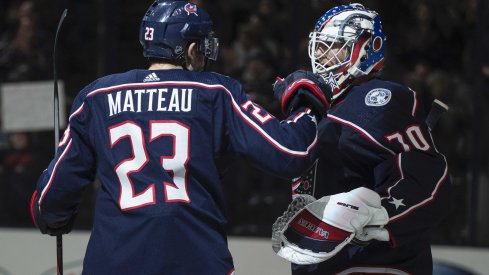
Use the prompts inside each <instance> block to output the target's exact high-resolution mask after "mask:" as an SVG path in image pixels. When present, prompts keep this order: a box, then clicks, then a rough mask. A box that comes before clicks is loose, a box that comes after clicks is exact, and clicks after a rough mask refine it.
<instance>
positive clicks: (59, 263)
mask: <svg viewBox="0 0 489 275" xmlns="http://www.w3.org/2000/svg"><path fill="white" fill-rule="evenodd" d="M67 13H68V10H67V9H65V10H64V11H63V13H62V14H61V18H60V19H59V23H58V28H57V29H56V36H55V37H54V49H53V80H54V157H56V153H57V152H58V145H59V97H58V74H57V70H56V46H57V44H58V35H59V31H60V29H61V25H62V24H63V21H64V20H65V17H66V14H67ZM56 269H57V274H58V275H63V235H61V234H60V235H57V236H56Z"/></svg>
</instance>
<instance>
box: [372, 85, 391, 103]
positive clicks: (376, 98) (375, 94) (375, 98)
mask: <svg viewBox="0 0 489 275" xmlns="http://www.w3.org/2000/svg"><path fill="white" fill-rule="evenodd" d="M391 97H392V93H391V91H389V90H387V89H383V88H377V89H373V90H371V91H370V92H368V93H367V95H366V96H365V104H367V105H368V106H384V105H385V104H387V103H388V102H389V101H390V100H391Z"/></svg>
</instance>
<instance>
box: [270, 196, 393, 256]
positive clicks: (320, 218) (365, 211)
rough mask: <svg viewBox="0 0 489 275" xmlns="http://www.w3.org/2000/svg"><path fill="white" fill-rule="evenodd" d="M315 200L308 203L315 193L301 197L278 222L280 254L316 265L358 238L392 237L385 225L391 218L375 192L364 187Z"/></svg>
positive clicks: (274, 237)
mask: <svg viewBox="0 0 489 275" xmlns="http://www.w3.org/2000/svg"><path fill="white" fill-rule="evenodd" d="M312 200H313V202H311V203H308V202H309V201H311V196H308V195H299V196H297V197H296V199H294V200H293V202H292V204H291V205H293V207H290V206H289V209H287V211H286V212H285V213H284V214H283V215H282V216H281V217H279V218H278V219H277V221H276V222H275V223H274V225H273V228H272V247H273V249H274V251H275V252H276V253H277V255H278V256H280V257H282V258H284V259H286V260H288V261H290V262H293V263H296V264H316V263H319V262H322V261H325V260H327V259H329V258H331V257H333V256H334V255H336V254H337V253H338V252H339V251H341V249H342V248H343V247H345V246H346V245H347V244H349V243H350V242H351V241H352V240H353V239H354V238H358V240H359V241H363V242H365V243H367V242H368V241H370V240H372V239H374V238H377V237H378V239H379V240H385V241H387V240H388V238H387V239H385V237H386V236H387V237H388V233H387V231H386V229H384V228H382V226H383V225H385V224H387V222H388V220H389V217H388V215H387V211H386V210H385V209H384V208H383V207H382V206H381V204H380V196H379V195H378V194H377V193H375V192H374V191H372V190H369V189H367V188H364V187H360V188H357V189H354V190H352V191H350V192H347V193H340V194H336V195H332V196H325V197H322V198H321V199H319V200H315V201H314V199H313V198H312ZM301 206H302V207H303V208H302V209H297V208H300V207H301ZM367 226H369V227H367ZM370 226H375V229H376V230H377V229H379V230H378V231H376V234H373V232H372V231H370V229H367V228H370ZM366 227H367V228H366ZM372 228H374V227H372ZM384 233H387V235H386V234H384Z"/></svg>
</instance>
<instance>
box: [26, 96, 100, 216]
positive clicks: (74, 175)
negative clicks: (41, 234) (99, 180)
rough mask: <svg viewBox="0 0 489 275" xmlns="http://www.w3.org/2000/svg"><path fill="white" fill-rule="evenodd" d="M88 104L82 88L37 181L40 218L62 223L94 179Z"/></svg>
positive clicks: (75, 208)
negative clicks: (49, 158) (55, 148)
mask: <svg viewBox="0 0 489 275" xmlns="http://www.w3.org/2000/svg"><path fill="white" fill-rule="evenodd" d="M89 117H90V113H89V111H88V106H87V103H86V101H85V96H84V93H83V91H82V92H81V93H80V94H79V95H78V96H77V97H76V99H75V101H74V103H73V106H72V110H71V115H70V117H69V122H68V126H67V128H66V130H65V132H64V134H63V136H62V138H61V140H60V143H59V146H58V149H57V152H56V156H55V158H54V159H53V160H52V161H51V163H50V164H49V166H48V168H47V169H46V170H44V172H43V173H42V174H41V176H40V178H39V179H38V182H37V188H36V192H37V194H38V198H37V199H38V203H39V208H40V212H41V216H42V219H43V220H44V221H45V222H46V223H47V224H48V225H63V224H65V223H67V222H68V221H69V220H70V219H71V217H72V216H73V215H75V214H76V212H77V206H78V204H79V203H80V202H81V200H82V196H83V191H84V189H85V188H86V186H87V185H89V184H91V183H92V182H93V180H94V178H95V160H94V152H93V150H92V149H91V146H89V138H88V136H89V134H88V127H89Z"/></svg>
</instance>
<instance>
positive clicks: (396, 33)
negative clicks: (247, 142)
mask: <svg viewBox="0 0 489 275" xmlns="http://www.w3.org/2000/svg"><path fill="white" fill-rule="evenodd" d="M151 1H152V0H147V1H129V0H126V1H115V0H107V1H95V0H89V1H63V0H56V1H52V0H51V1H48V0H2V1H1V3H0V85H1V84H2V83H13V82H24V81H38V80H51V79H52V61H53V60H52V47H53V40H54V32H55V29H56V25H57V20H58V18H59V15H60V14H61V11H62V10H63V8H65V7H67V8H68V9H69V12H68V17H67V20H66V21H67V22H65V25H66V26H64V27H63V30H62V34H61V37H60V46H59V47H60V48H59V52H60V53H59V54H60V57H59V58H58V59H59V64H58V66H59V73H58V74H59V75H60V78H61V79H63V81H64V83H65V87H66V94H67V99H68V100H67V101H68V102H67V103H68V105H67V106H62V107H63V108H67V109H68V110H69V105H70V103H71V102H70V99H72V98H73V97H74V96H75V95H76V93H77V92H78V91H79V90H80V89H81V88H82V87H83V86H84V85H86V84H88V83H89V82H90V81H92V80H94V79H95V78H97V77H100V76H103V75H106V74H109V73H115V72H120V71H124V70H129V69H132V68H138V67H139V68H143V67H145V62H144V60H143V58H142V56H141V55H140V53H141V48H140V46H139V43H138V31H139V29H138V28H139V22H140V19H141V15H142V14H143V13H144V10H145V9H146V7H147V6H148V5H149V3H150V2H151ZM193 2H195V3H196V4H198V5H199V6H201V7H203V8H204V9H206V10H207V11H208V12H209V13H210V14H211V16H212V18H213V19H214V21H215V23H216V26H217V31H216V33H217V36H218V37H219V38H220V44H221V49H220V56H219V60H218V61H217V62H215V63H213V64H210V69H211V70H214V71H217V72H219V73H222V74H226V75H230V76H232V77H234V78H236V79H239V80H241V81H242V83H243V85H244V87H245V89H246V90H247V91H248V93H249V95H250V97H251V98H252V99H253V100H255V101H256V102H258V103H260V104H261V105H263V106H264V107H265V108H266V109H267V110H269V111H270V112H271V113H272V114H274V115H275V116H277V117H281V116H282V114H280V112H279V109H278V104H277V102H276V101H275V100H274V98H273V94H272V92H271V84H272V83H273V81H274V79H275V77H276V76H285V75H287V74H288V73H290V72H292V71H294V70H297V69H309V68H310V66H309V57H308V55H307V44H308V34H309V31H311V28H312V27H313V26H314V23H315V20H316V19H317V18H319V16H321V15H322V14H323V13H324V12H325V11H326V10H327V9H329V8H331V7H332V6H333V5H337V4H339V3H345V4H346V3H349V1H348V2H347V1H325V0H306V1H280V0H250V1H238V0H198V1H193ZM358 2H360V3H363V4H364V5H366V6H367V7H370V8H372V9H375V10H377V11H378V12H379V13H380V14H381V17H382V21H383V26H384V33H386V34H387V37H388V40H387V43H388V46H387V52H386V68H385V71H384V72H383V76H385V77H386V78H388V79H392V80H395V81H399V82H401V83H404V84H405V85H407V86H409V87H411V88H412V89H413V90H415V91H417V92H418V93H419V94H421V95H422V97H423V98H424V99H425V105H426V106H424V107H426V108H430V106H431V102H432V100H433V99H435V98H436V99H439V100H441V101H443V102H444V103H446V104H447V105H449V107H450V111H449V112H448V113H447V114H445V116H443V117H442V118H441V120H440V121H439V123H438V125H437V127H436V128H435V129H434V131H433V135H434V136H435V140H437V141H438V143H437V146H438V149H439V150H440V151H441V152H443V153H444V154H445V155H446V156H447V159H448V164H449V168H450V172H451V177H452V179H453V186H454V187H453V189H454V192H453V204H452V205H450V206H447V207H451V209H452V213H453V214H452V215H451V216H450V217H449V218H447V219H446V221H445V222H444V223H443V224H442V225H441V226H440V228H439V230H438V232H436V233H437V234H436V236H434V239H435V241H436V242H438V243H441V244H461V245H464V244H472V245H474V244H475V245H489V237H488V236H483V235H487V234H482V233H483V232H488V230H489V219H488V218H487V217H485V218H484V215H483V213H482V209H484V208H485V207H489V203H488V202H487V200H486V199H485V197H484V196H483V195H481V194H484V192H485V194H489V174H488V173H489V171H488V170H489V161H488V157H489V148H487V143H486V142H485V140H487V138H488V137H487V135H488V129H489V127H487V126H488V125H489V124H488V118H489V116H488V114H487V112H488V110H489V108H488V107H489V106H488V105H489V95H488V91H489V89H488V88H489V87H488V86H489V85H488V83H489V52H487V50H486V49H487V48H488V47H489V21H488V18H489V4H488V3H487V2H488V1H487V0H467V1H456V0H432V1H421V0H414V1H413V0H400V1H361V0H359V1H358ZM0 101H1V99H0ZM1 116H2V115H1V112H0V121H1ZM0 123H1V122H0ZM52 138H53V134H52V132H42V131H41V132H30V131H28V129H26V130H25V131H23V132H5V131H0V161H1V162H0V226H31V224H30V218H29V216H28V211H27V210H28V204H29V196H30V195H31V192H32V191H33V189H34V185H35V181H36V178H37V176H38V175H39V174H40V173H41V171H42V170H43V169H44V168H45V167H46V165H47V163H48V162H49V160H50V159H51V157H52V154H53V152H49V150H46V147H49V148H51V147H52V146H46V144H51V143H53V144H54V142H52ZM228 170H229V173H227V175H226V176H225V177H224V179H223V184H224V185H225V188H226V190H227V194H228V202H229V203H228V206H229V207H228V216H229V218H230V223H229V233H230V234H232V235H254V236H264V237H268V236H269V234H270V230H271V224H272V223H273V221H274V219H275V217H276V216H278V215H280V214H281V212H282V211H283V210H285V208H286V206H287V204H288V202H289V200H290V184H289V183H288V182H286V181H284V180H281V179H278V178H275V177H272V176H270V175H267V174H265V173H263V172H260V171H259V170H257V169H256V168H254V167H253V166H252V165H249V164H247V163H246V162H245V161H244V160H242V159H236V161H235V162H234V163H233V164H232V165H231V166H230V167H229V169H228ZM95 189H96V184H95V185H94V188H93V190H89V191H88V192H87V199H86V202H84V203H85V204H86V206H83V207H84V210H83V209H82V213H80V215H79V218H78V221H77V223H76V224H75V228H76V227H78V228H80V229H84V228H89V227H90V222H91V208H90V207H89V206H90V205H91V204H92V203H93V194H94V191H95ZM474 199H475V202H474ZM474 207H476V209H479V210H478V211H475V210H474ZM474 230H475V231H474ZM474 232H478V234H477V236H473V235H472V233H474ZM474 238H475V239H474Z"/></svg>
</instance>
